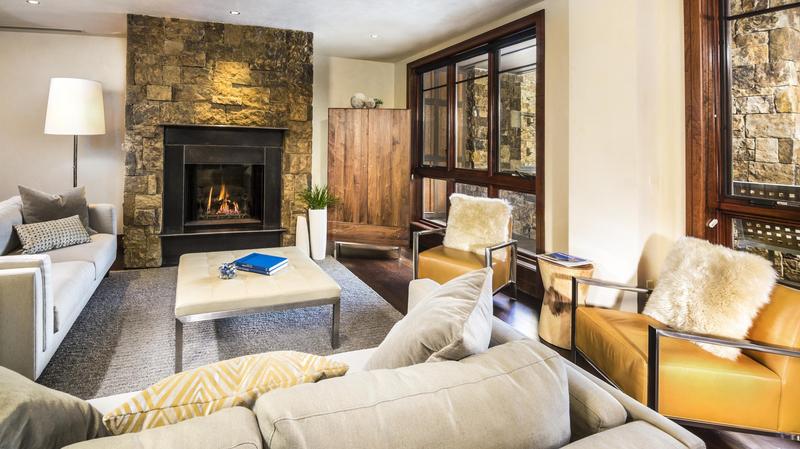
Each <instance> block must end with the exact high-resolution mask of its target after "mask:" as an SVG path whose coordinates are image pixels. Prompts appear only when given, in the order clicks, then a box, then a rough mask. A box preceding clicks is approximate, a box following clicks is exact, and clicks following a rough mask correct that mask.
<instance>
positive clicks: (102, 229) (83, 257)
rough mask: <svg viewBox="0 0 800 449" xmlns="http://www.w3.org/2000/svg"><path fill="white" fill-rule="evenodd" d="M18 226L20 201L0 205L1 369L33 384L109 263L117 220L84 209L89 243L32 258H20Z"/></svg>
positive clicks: (104, 210) (110, 210) (109, 213)
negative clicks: (93, 231)
mask: <svg viewBox="0 0 800 449" xmlns="http://www.w3.org/2000/svg"><path fill="white" fill-rule="evenodd" d="M20 223H22V201H21V200H20V198H19V197H13V198H11V199H8V200H6V201H3V202H0V342H2V344H0V365H2V366H5V367H6V368H9V369H12V370H14V371H17V372H18V373H20V374H23V375H25V376H27V377H29V378H31V379H36V378H37V377H39V375H40V374H41V373H42V371H43V370H44V368H45V367H46V366H47V363H48V362H50V359H51V358H52V357H53V354H54V353H55V352H56V349H58V346H59V345H60V344H61V342H62V341H63V340H64V337H65V336H66V335H67V332H69V330H70V328H71V327H72V325H73V323H75V320H76V319H77V318H78V315H80V313H81V311H82V310H83V307H84V306H85V305H86V303H87V302H88V301H89V298H91V297H92V294H93V293H94V291H95V289H96V288H97V286H98V285H99V284H100V281H102V280H103V278H104V277H105V275H106V273H107V272H108V270H109V269H110V268H111V265H112V264H113V263H114V259H115V258H116V256H117V236H116V233H117V232H116V229H117V217H116V210H115V209H114V206H112V205H110V204H93V205H89V226H90V227H91V228H92V229H94V230H95V231H97V234H94V235H92V236H91V239H92V241H91V242H90V243H86V244H83V245H76V246H71V247H67V248H61V249H57V250H53V251H49V252H47V253H44V254H36V255H21V254H19V253H20V248H19V246H20V244H19V240H18V239H17V236H16V233H15V232H14V230H13V226H14V225H15V224H20Z"/></svg>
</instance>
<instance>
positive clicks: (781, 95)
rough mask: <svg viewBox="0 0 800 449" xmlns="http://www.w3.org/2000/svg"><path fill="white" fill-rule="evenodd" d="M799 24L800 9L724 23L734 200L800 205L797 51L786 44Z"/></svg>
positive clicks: (730, 159) (799, 97) (798, 62)
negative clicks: (798, 203)
mask: <svg viewBox="0 0 800 449" xmlns="http://www.w3.org/2000/svg"><path fill="white" fill-rule="evenodd" d="M733 3H736V2H733ZM744 3H745V2H742V3H741V4H744ZM750 3H752V2H750ZM751 9H752V8H751ZM798 23H800V7H797V8H792V9H787V10H783V11H777V12H774V13H768V14H761V15H758V16H753V17H747V18H743V19H737V20H731V21H729V22H728V25H729V36H728V53H729V55H730V65H731V67H730V93H729V94H730V96H729V100H730V112H731V117H730V120H731V123H730V126H729V130H730V136H729V137H730V148H728V151H729V152H730V153H729V156H730V157H729V159H728V160H729V161H731V166H730V178H729V179H730V182H731V184H730V189H731V192H732V194H733V195H735V196H743V197H749V198H760V199H772V200H778V201H788V202H797V201H800V187H799V186H800V176H798V174H800V167H799V166H798V163H797V162H798V160H800V140H798V137H800V118H798V117H800V116H798V115H797V113H798V112H800V90H799V89H798V87H797V84H798V73H797V67H798V66H800V52H798V51H797V48H796V46H794V45H791V44H788V43H787V42H789V41H788V40H786V39H789V38H788V36H796V35H797V33H798V31H797V30H796V29H795V27H796V26H797V25H796V24H798Z"/></svg>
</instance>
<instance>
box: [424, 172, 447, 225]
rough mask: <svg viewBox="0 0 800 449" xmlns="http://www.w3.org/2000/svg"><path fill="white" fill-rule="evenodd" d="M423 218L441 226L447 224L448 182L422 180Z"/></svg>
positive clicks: (430, 179) (429, 179) (442, 180)
mask: <svg viewBox="0 0 800 449" xmlns="http://www.w3.org/2000/svg"><path fill="white" fill-rule="evenodd" d="M422 218H424V219H426V220H431V221H435V222H437V223H440V224H445V223H446V222H447V181H445V180H444V179H433V178H422Z"/></svg>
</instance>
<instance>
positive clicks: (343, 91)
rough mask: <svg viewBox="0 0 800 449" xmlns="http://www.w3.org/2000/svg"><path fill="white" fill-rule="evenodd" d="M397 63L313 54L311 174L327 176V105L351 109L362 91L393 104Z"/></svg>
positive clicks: (322, 179) (316, 179) (317, 181)
mask: <svg viewBox="0 0 800 449" xmlns="http://www.w3.org/2000/svg"><path fill="white" fill-rule="evenodd" d="M394 88H395V84H394V64H392V63H387V62H375V61H365V60H361V59H349V58H338V57H333V56H325V55H315V56H314V117H313V121H314V129H313V137H312V166H311V177H312V179H313V182H314V183H315V184H325V183H326V182H327V179H328V168H327V167H328V108H349V107H350V97H351V96H353V94H355V93H357V92H362V93H364V94H366V95H367V96H370V97H375V98H380V99H382V100H383V102H384V103H383V106H382V107H384V108H391V107H394V105H395V101H394Z"/></svg>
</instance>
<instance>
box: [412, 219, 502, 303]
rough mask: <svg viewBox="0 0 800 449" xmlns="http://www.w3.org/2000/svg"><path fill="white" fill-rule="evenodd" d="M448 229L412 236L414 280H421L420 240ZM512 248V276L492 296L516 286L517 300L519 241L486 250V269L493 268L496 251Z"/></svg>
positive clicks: (426, 231) (427, 230) (418, 232)
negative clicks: (424, 236) (422, 237)
mask: <svg viewBox="0 0 800 449" xmlns="http://www.w3.org/2000/svg"><path fill="white" fill-rule="evenodd" d="M446 230H447V228H446V227H445V228H436V229H426V230H423V231H417V232H415V233H414V234H413V236H412V241H411V243H412V245H411V246H412V252H413V259H412V264H413V276H412V278H413V279H417V278H419V238H420V236H423V235H432V234H444V233H445V231H446ZM509 247H510V248H511V273H510V274H511V275H510V276H509V280H508V282H506V283H505V284H503V285H502V286H501V287H499V288H497V289H496V290H495V291H493V292H492V294H496V293H497V292H499V291H500V290H502V289H504V288H506V287H508V286H509V285H512V284H513V286H514V297H513V298H512V299H514V300H516V299H517V292H518V291H517V241H516V240H514V239H511V240H508V241H507V242H503V243H500V244H497V245H494V246H489V247H487V248H486V249H484V255H483V257H484V260H483V263H484V265H483V266H484V267H491V266H492V258H493V254H494V252H495V251H499V250H501V249H504V248H509Z"/></svg>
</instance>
